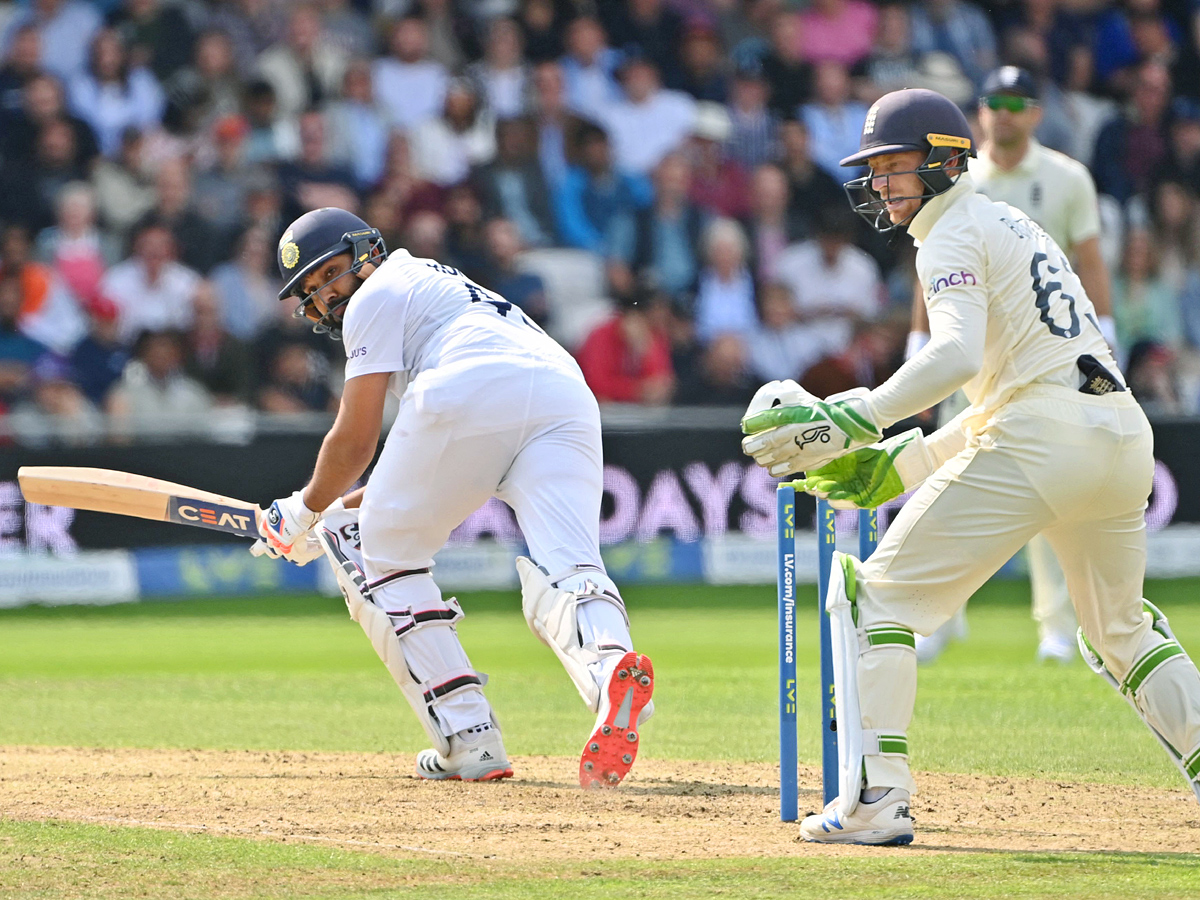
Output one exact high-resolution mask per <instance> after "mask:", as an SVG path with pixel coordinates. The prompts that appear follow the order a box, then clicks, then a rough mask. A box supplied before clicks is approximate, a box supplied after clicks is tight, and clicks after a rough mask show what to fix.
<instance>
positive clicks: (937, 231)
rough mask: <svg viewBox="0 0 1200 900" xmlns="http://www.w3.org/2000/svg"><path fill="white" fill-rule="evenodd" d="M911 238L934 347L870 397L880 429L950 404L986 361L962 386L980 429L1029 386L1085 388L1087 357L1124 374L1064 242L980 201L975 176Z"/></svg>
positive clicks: (1021, 216)
mask: <svg viewBox="0 0 1200 900" xmlns="http://www.w3.org/2000/svg"><path fill="white" fill-rule="evenodd" d="M908 232H909V234H911V235H912V237H913V239H914V240H915V242H916V244H917V247H918V249H917V276H918V278H919V279H920V283H921V286H922V290H923V293H924V296H925V305H926V308H927V309H928V311H929V329H930V341H929V344H928V345H926V347H925V348H924V349H923V350H922V351H921V352H920V353H918V354H917V355H916V356H914V357H913V358H912V359H910V360H909V361H908V362H906V363H905V364H904V365H903V366H902V367H901V368H900V369H899V371H897V372H896V374H894V375H893V376H892V377H891V378H889V379H888V381H887V382H885V383H884V384H883V385H880V387H879V388H876V389H875V390H874V391H872V392H871V395H870V399H869V404H870V406H871V411H872V413H873V414H874V415H875V420H876V422H878V423H879V424H880V425H884V426H886V425H889V424H891V423H892V422H896V421H899V420H900V419H903V418H906V417H907V416H910V415H914V414H915V413H917V412H920V411H921V410H923V409H927V408H928V407H930V406H932V405H934V404H935V403H937V402H939V401H941V400H942V399H944V398H945V397H946V396H948V395H949V394H950V393H951V392H952V391H953V390H954V389H955V388H957V387H959V384H958V383H954V382H955V374H954V373H955V371H958V372H961V371H963V368H964V363H966V362H968V361H969V363H970V366H971V367H972V368H973V367H974V366H975V365H979V364H980V363H981V365H980V366H979V371H978V373H977V374H976V375H975V376H974V377H972V378H971V379H970V380H969V381H968V382H967V383H966V384H963V385H961V386H962V389H963V392H964V393H965V394H966V395H967V398H968V399H969V400H970V401H971V405H972V410H971V412H970V413H968V416H969V417H970V419H971V420H974V419H979V421H981V422H982V421H986V419H987V418H988V417H989V416H990V414H991V413H994V412H995V411H996V410H998V409H999V408H1000V407H1001V406H1003V405H1004V403H1005V402H1007V400H1008V399H1009V398H1010V397H1011V396H1012V395H1013V393H1014V392H1016V391H1017V390H1019V389H1020V388H1022V387H1025V386H1026V385H1031V384H1053V385H1060V386H1063V387H1068V388H1070V389H1072V390H1074V389H1076V388H1078V387H1079V385H1080V384H1081V383H1082V376H1081V375H1080V372H1079V368H1078V366H1077V365H1076V361H1077V360H1078V358H1079V357H1080V356H1081V355H1084V354H1090V355H1092V356H1094V357H1095V358H1096V359H1097V360H1098V361H1099V362H1100V363H1101V364H1102V365H1104V366H1106V367H1108V368H1109V370H1110V371H1112V372H1114V373H1115V372H1116V371H1117V365H1116V362H1115V361H1114V360H1113V358H1112V354H1111V353H1110V352H1109V349H1108V345H1107V344H1106V343H1105V341H1104V338H1103V337H1102V336H1101V334H1100V329H1099V328H1098V327H1097V325H1096V324H1095V320H1096V314H1095V310H1094V309H1093V307H1092V303H1091V301H1090V300H1089V299H1088V297H1087V294H1086V293H1085V292H1084V290H1083V285H1082V284H1081V283H1080V281H1079V278H1078V276H1076V274H1075V272H1074V271H1073V270H1072V269H1071V267H1070V264H1069V263H1068V262H1067V259H1066V255H1065V254H1064V253H1063V251H1062V250H1061V249H1060V248H1059V246H1058V244H1057V243H1055V242H1054V240H1053V239H1052V238H1051V237H1050V236H1049V235H1048V234H1047V233H1046V232H1045V231H1044V230H1042V228H1041V227H1040V226H1039V225H1038V224H1037V223H1035V222H1034V221H1032V220H1031V219H1030V218H1029V216H1027V215H1026V214H1025V213H1023V212H1021V211H1020V210H1019V209H1015V208H1013V207H1012V206H1009V205H1008V204H1005V203H996V202H993V201H992V200H989V199H988V198H987V197H985V196H984V195H983V194H980V193H978V192H977V191H976V186H975V182H974V180H973V178H972V176H971V175H970V173H966V174H964V175H962V176H961V177H960V178H959V180H958V182H957V183H956V184H955V185H954V186H953V187H952V188H951V189H950V190H949V191H947V192H946V193H944V194H941V195H939V196H937V197H934V198H933V199H932V200H930V201H929V202H928V203H926V204H925V206H924V207H923V208H922V209H921V211H920V212H919V213H917V215H916V216H915V217H914V218H913V220H912V222H911V223H910V224H909V227H908ZM959 377H961V376H959Z"/></svg>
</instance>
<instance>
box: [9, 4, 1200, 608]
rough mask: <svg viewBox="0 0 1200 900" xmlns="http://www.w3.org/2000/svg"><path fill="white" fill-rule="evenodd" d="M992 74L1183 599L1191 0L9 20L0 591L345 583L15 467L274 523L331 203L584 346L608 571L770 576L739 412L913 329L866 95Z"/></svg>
mask: <svg viewBox="0 0 1200 900" xmlns="http://www.w3.org/2000/svg"><path fill="white" fill-rule="evenodd" d="M1002 63H1004V64H1016V65H1020V66H1023V67H1024V68H1026V69H1028V70H1029V71H1031V72H1032V73H1033V74H1034V75H1035V77H1036V78H1037V80H1038V83H1039V91H1040V94H1041V104H1042V106H1043V108H1044V111H1045V116H1044V121H1043V124H1042V126H1041V128H1040V130H1039V132H1038V138H1039V139H1040V140H1041V141H1042V142H1043V143H1044V144H1045V145H1047V146H1050V147H1052V148H1055V149H1058V150H1061V151H1062V152H1064V153H1067V154H1069V155H1071V156H1072V157H1074V158H1076V159H1078V160H1080V161H1082V162H1083V163H1084V164H1086V165H1088V166H1089V168H1090V169H1091V171H1092V174H1093V177H1094V179H1095V181H1096V184H1097V187H1098V189H1099V192H1100V195H1101V199H1100V208H1101V221H1102V225H1103V231H1102V235H1101V245H1102V250H1103V253H1104V256H1105V258H1106V261H1107V263H1108V265H1109V269H1110V271H1111V272H1112V273H1113V306H1114V313H1115V319H1116V323H1117V328H1118V335H1119V338H1120V352H1121V356H1122V363H1123V364H1124V365H1125V367H1126V371H1127V373H1128V376H1129V380H1130V383H1131V386H1132V387H1133V390H1134V391H1135V393H1136V394H1137V396H1138V397H1139V399H1140V400H1141V401H1142V402H1143V403H1144V404H1145V405H1146V407H1147V408H1148V410H1150V411H1151V413H1152V415H1153V418H1154V421H1155V429H1156V440H1157V455H1158V458H1159V468H1158V477H1157V479H1156V484H1155V492H1154V495H1153V497H1152V499H1151V507H1150V510H1149V512H1148V520H1149V523H1150V526H1151V529H1152V532H1153V533H1152V536H1151V552H1150V574H1151V575H1154V576H1172V577H1174V576H1194V575H1200V484H1198V483H1197V482H1196V481H1195V476H1194V475H1193V474H1192V471H1191V470H1192V469H1194V468H1195V467H1194V464H1193V463H1192V459H1193V456H1194V453H1193V450H1192V448H1193V447H1195V446H1196V445H1197V444H1198V443H1200V441H1198V440H1197V438H1200V424H1198V423H1200V419H1196V418H1195V416H1196V414H1197V409H1198V407H1200V354H1198V352H1197V347H1200V199H1198V193H1200V2H1197V0H1122V2H1109V0H1008V2H995V3H989V4H976V3H973V2H969V0H917V2H911V3H900V2H881V3H868V2H863V0H811V2H808V3H790V2H784V0H598V2H594V3H593V2H582V0H319V2H313V3H302V2H283V0H221V2H219V0H209V2H204V0H175V2H172V0H93V2H88V0H19V2H13V0H8V2H0V225H2V231H0V606H15V605H21V604H25V603H29V602H48V603H55V602H63V603H67V602H115V601H120V600H132V599H136V598H138V597H141V596H159V595H181V594H231V593H239V592H245V593H253V592H262V591H289V590H310V589H313V588H322V589H326V590H328V589H331V586H330V585H328V584H323V583H319V580H320V573H319V572H318V571H317V567H308V568H307V569H296V568H294V567H288V566H284V565H283V564H276V563H272V562H270V561H264V560H253V559H251V558H250V557H249V555H248V554H246V553H245V550H244V548H243V547H241V546H238V545H231V544H230V543H229V542H228V541H225V542H224V543H222V542H221V539H220V537H219V536H212V539H211V540H210V536H209V535H206V534H204V533H202V532H197V531H195V530H193V529H182V528H172V527H170V526H163V525H160V524H149V523H141V522H134V521H126V520H117V519H113V518H111V517H100V516H92V515H88V514H78V515H76V514H74V513H72V512H71V511H67V510H57V509H46V508H41V507H36V506H32V505H31V506H26V505H25V504H24V503H23V500H22V498H21V496H20V492H19V490H18V489H17V486H16V483H15V474H16V469H17V467H18V466H20V465H28V464H69V465H98V466H107V467H111V468H118V469H127V470H131V471H137V472H141V473H144V474H148V475H153V476H157V477H162V478H167V479H170V480H173V481H179V482H183V483H187V484H193V485H195V486H198V487H202V488H205V489H208V490H214V491H219V492H221V493H225V494H229V495H233V496H238V497H242V498H244V499H248V500H253V501H256V502H260V503H262V502H266V501H269V500H270V499H272V498H274V497H277V496H282V495H284V494H287V493H289V492H290V491H292V490H294V489H295V488H297V487H299V486H300V485H301V484H302V483H303V481H304V480H305V478H306V476H307V475H308V468H309V466H310V465H311V462H312V459H313V458H314V454H315V450H316V447H317V444H318V441H319V438H320V436H321V435H322V434H323V433H324V430H325V429H326V427H327V426H328V423H329V422H330V421H331V414H332V411H333V410H334V409H335V408H336V404H337V397H338V393H339V390H340V381H339V379H340V373H341V369H342V361H343V357H342V347H341V345H340V344H339V343H335V342H333V341H330V340H328V339H327V338H325V337H319V336H315V335H313V334H311V332H310V331H309V328H308V326H307V324H305V323H303V322H298V321H296V320H294V319H293V318H291V305H290V304H283V303H280V302H278V301H277V300H276V299H275V297H276V292H277V290H278V288H279V279H278V277H277V271H276V270H275V265H274V248H275V246H276V242H277V241H278V239H279V236H280V234H281V233H282V231H283V229H284V227H285V226H286V224H287V223H288V222H289V221H291V219H292V218H294V217H295V216H297V215H299V214H300V213H302V212H304V211H306V210H309V209H313V208H317V207H320V206H329V205H335V206H342V207H345V208H347V209H351V210H354V211H356V212H358V213H359V214H360V215H362V216H363V217H364V218H366V219H367V220H368V221H369V222H371V224H373V225H375V226H377V227H379V228H380V229H381V230H382V231H383V233H384V235H385V237H386V239H387V242H388V245H389V246H390V247H404V248H406V249H408V250H410V251H411V252H412V253H414V254H415V255H419V256H430V257H435V258H437V259H439V260H441V261H444V262H447V263H449V264H452V265H454V266H457V267H458V268H460V269H462V270H463V271H464V272H466V273H467V274H468V275H469V276H470V277H472V278H474V279H475V280H476V281H478V282H480V283H481V284H484V285H485V286H487V287H490V288H492V289H495V290H497V291H499V292H501V293H503V294H504V295H505V296H506V297H508V298H509V299H510V300H512V301H513V302H516V303H518V304H519V305H521V306H522V307H523V308H524V309H525V310H526V311H527V312H528V313H530V315H532V316H533V317H534V318H536V319H538V320H539V321H540V322H542V323H543V324H544V325H545V326H546V327H547V328H548V329H549V330H550V332H551V333H552V334H554V335H555V336H556V337H558V338H559V340H561V341H562V342H563V343H564V345H565V346H567V347H568V348H569V349H570V350H571V351H572V352H573V353H575V354H576V356H577V357H578V359H579V360H580V363H581V365H582V366H583V368H584V371H585V374H586V375H587V378H588V380H589V383H590V384H591V385H592V387H593V390H594V391H595V392H596V394H597V396H598V397H599V398H600V399H601V401H602V402H603V404H604V409H605V425H606V431H607V436H606V447H605V451H606V458H607V460H608V463H609V466H608V470H607V476H606V482H607V489H608V494H607V496H606V501H605V507H604V524H603V537H604V540H605V543H606V545H607V546H608V557H609V562H610V566H611V567H612V568H613V571H614V575H615V577H616V578H617V579H618V580H619V581H627V582H636V581H649V582H656V581H657V582H663V581H684V582H686V581H697V580H705V581H709V582H712V583H756V582H758V583H761V582H769V581H771V580H772V579H773V577H774V574H773V573H774V562H773V543H772V540H771V538H772V534H773V531H772V526H771V516H772V514H773V485H772V483H771V481H770V479H768V478H767V477H766V476H764V475H763V474H762V473H761V471H759V470H756V469H755V468H754V467H753V466H752V465H750V464H749V462H748V461H747V460H745V458H744V457H742V456H741V455H740V452H739V448H738V444H737V420H738V416H739V414H740V411H741V409H742V408H743V407H744V404H745V402H746V401H747V400H748V399H749V397H750V395H751V394H752V393H753V390H754V389H755V387H756V386H757V385H759V384H760V383H762V381H763V380H767V379H771V378H786V377H796V378H798V379H799V380H800V381H801V382H802V383H803V384H805V385H806V386H807V387H810V389H812V390H814V391H815V392H818V393H820V394H822V395H823V394H826V393H829V392H832V391H836V390H842V389H845V388H848V387H852V386H855V385H859V384H862V385H868V386H870V385H874V384H877V383H879V382H880V381H882V380H883V379H884V378H886V377H887V376H888V375H889V374H890V373H891V372H892V371H893V370H894V369H895V368H896V367H897V366H898V365H899V363H900V361H901V359H902V356H903V350H904V341H905V335H906V333H907V331H908V320H909V308H910V303H911V297H912V282H913V267H912V258H913V248H912V246H911V241H910V240H908V239H907V238H906V237H901V238H899V239H896V240H893V241H886V240H884V239H882V238H880V237H879V236H877V235H875V234H874V233H873V232H871V231H870V230H869V229H867V228H866V227H865V225H864V223H862V222H860V221H859V220H858V219H857V218H856V217H855V216H854V215H853V214H852V213H851V211H850V210H849V208H848V206H847V204H846V202H845V199H844V197H843V195H842V191H841V188H840V182H841V181H843V180H844V179H845V178H846V177H847V173H846V171H845V170H840V169H839V168H838V167H837V160H838V159H839V158H840V157H842V156H843V155H845V154H847V153H849V152H851V151H852V150H853V149H857V144H858V136H859V132H860V130H861V125H862V122H863V119H864V117H865V115H866V110H867V107H868V105H869V104H870V103H871V102H872V101H873V100H874V99H876V98H877V97H878V96H880V95H881V94H882V93H884V92H886V91H887V90H890V89H893V88H895V87H899V86H927V87H933V88H936V89H938V90H940V91H942V92H943V93H945V94H947V95H948V96H950V97H952V98H953V99H954V100H955V101H956V102H959V103H960V104H962V106H963V108H964V109H965V110H966V111H967V112H968V113H972V114H973V112H974V109H975V106H976V102H977V98H978V94H979V90H980V85H981V83H982V80H983V78H984V76H985V75H986V74H987V72H988V71H990V70H991V69H992V68H994V67H995V66H996V65H999V64H1002ZM926 424H930V422H927V423H926ZM648 437H650V438H653V440H648V439H647V438H648ZM847 524H850V523H849V522H848V523H847ZM519 542H520V535H519V533H518V531H517V529H516V525H515V522H514V521H513V518H512V516H511V513H509V511H508V510H507V509H506V508H505V507H503V505H502V504H499V503H498V502H493V503H492V504H489V505H488V506H485V507H484V508H483V509H481V510H480V511H479V512H478V513H477V514H476V515H475V516H473V517H472V518H471V519H470V520H469V521H468V522H467V523H465V524H464V526H463V527H462V528H460V529H459V531H458V532H456V534H455V537H454V540H453V541H452V544H451V546H450V547H449V548H448V549H447V551H446V552H445V553H443V555H442V557H441V558H440V560H439V561H440V564H441V568H440V570H439V573H440V579H441V580H442V581H443V582H444V583H445V584H446V586H447V587H449V588H452V589H454V588H472V587H475V588H485V587H507V586H515V573H514V571H513V569H512V566H511V559H512V557H513V556H514V555H515V554H516V552H518V549H519ZM813 554H814V558H815V546H814V547H813ZM801 563H802V566H801V568H802V570H803V571H806V572H807V573H808V577H809V578H810V579H811V578H812V577H813V575H812V572H813V560H807V561H805V560H802V561H801ZM1020 571H1021V566H1020V561H1019V560H1018V561H1015V562H1014V564H1013V565H1011V566H1010V567H1008V569H1006V573H1007V574H1019V573H1020Z"/></svg>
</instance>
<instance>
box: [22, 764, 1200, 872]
mask: <svg viewBox="0 0 1200 900" xmlns="http://www.w3.org/2000/svg"><path fill="white" fill-rule="evenodd" d="M577 765H578V762H577V760H574V759H570V758H566V757H517V758H515V759H514V760H513V768H514V770H515V772H516V777H515V778H513V779H512V780H509V781H504V782H499V783H488V784H462V783H457V782H426V781H422V780H420V779H418V778H416V777H415V776H413V775H412V774H410V773H411V771H412V766H413V760H412V757H411V756H407V755H391V754H366V753H299V752H288V753H264V752H251V751H211V750H196V751H185V750H137V749H122V750H95V749H74V748H53V747H4V748H0V817H4V818H9V819H18V820H41V819H59V820H67V821H75V822H86V823H102V824H110V825H121V824H124V825H145V826H151V827H156V828H164V829H175V830H182V831H192V832H204V833H210V834H219V835H229V836H241V837H251V838H259V839H263V840H272V841H304V842H319V843H328V844H333V845H341V846H344V847H346V848H347V849H354V848H358V849H364V850H370V851H371V852H376V853H383V854H387V855H395V856H407V857H426V856H462V857H467V858H475V859H500V860H510V861H523V860H530V861H532V860H556V859H558V860H570V859H593V860H595V859H617V858H630V857H642V858H648V859H711V858H717V857H755V856H764V857H774V856H785V855H797V856H798V855H804V854H844V853H850V854H863V853H880V852H888V853H913V852H918V853H919V852H922V851H924V852H935V853H937V852H953V851H959V850H1004V851H1068V850H1078V851H1139V852H1158V853H1162V852H1195V851H1197V850H1200V807H1198V806H1197V805H1196V801H1195V799H1194V798H1193V797H1192V796H1191V794H1188V793H1185V792H1184V791H1183V790H1161V789H1155V788H1145V787H1128V786H1122V785H1113V784H1092V783H1080V784H1068V783H1064V782H1059V781H1043V780H1037V779H1030V778H996V777H985V776H976V775H947V774H942V773H924V774H919V775H918V782H919V785H920V794H919V796H918V797H916V798H915V800H914V802H913V815H914V817H915V819H916V821H917V839H916V842H915V843H914V844H913V846H912V847H910V848H896V849H889V850H880V849H879V848H864V847H831V846H818V845H813V844H807V843H803V842H801V841H799V840H798V829H797V826H796V825H795V824H784V823H781V822H780V821H779V818H778V793H777V784H778V781H777V773H776V770H775V769H773V768H772V767H771V766H769V765H766V764H760V763H745V764H743V763H723V762H689V761H677V760H674V761H662V760H654V759H641V760H639V761H638V763H637V765H636V767H635V769H634V772H633V774H632V775H631V776H630V777H629V779H627V781H626V782H625V783H624V784H623V785H622V786H621V787H620V788H619V789H617V790H599V791H589V792H584V791H581V790H580V789H579V788H578V786H577V784H576V782H575V779H574V773H575V772H576V769H577ZM801 784H802V785H806V786H810V787H811V788H812V789H811V790H808V791H805V792H804V793H802V795H801V798H800V801H801V802H800V809H801V812H802V813H803V811H804V810H806V809H815V808H816V807H817V806H819V794H818V791H817V790H816V785H818V784H819V777H818V772H817V771H816V770H815V769H804V770H802V771H801Z"/></svg>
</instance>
